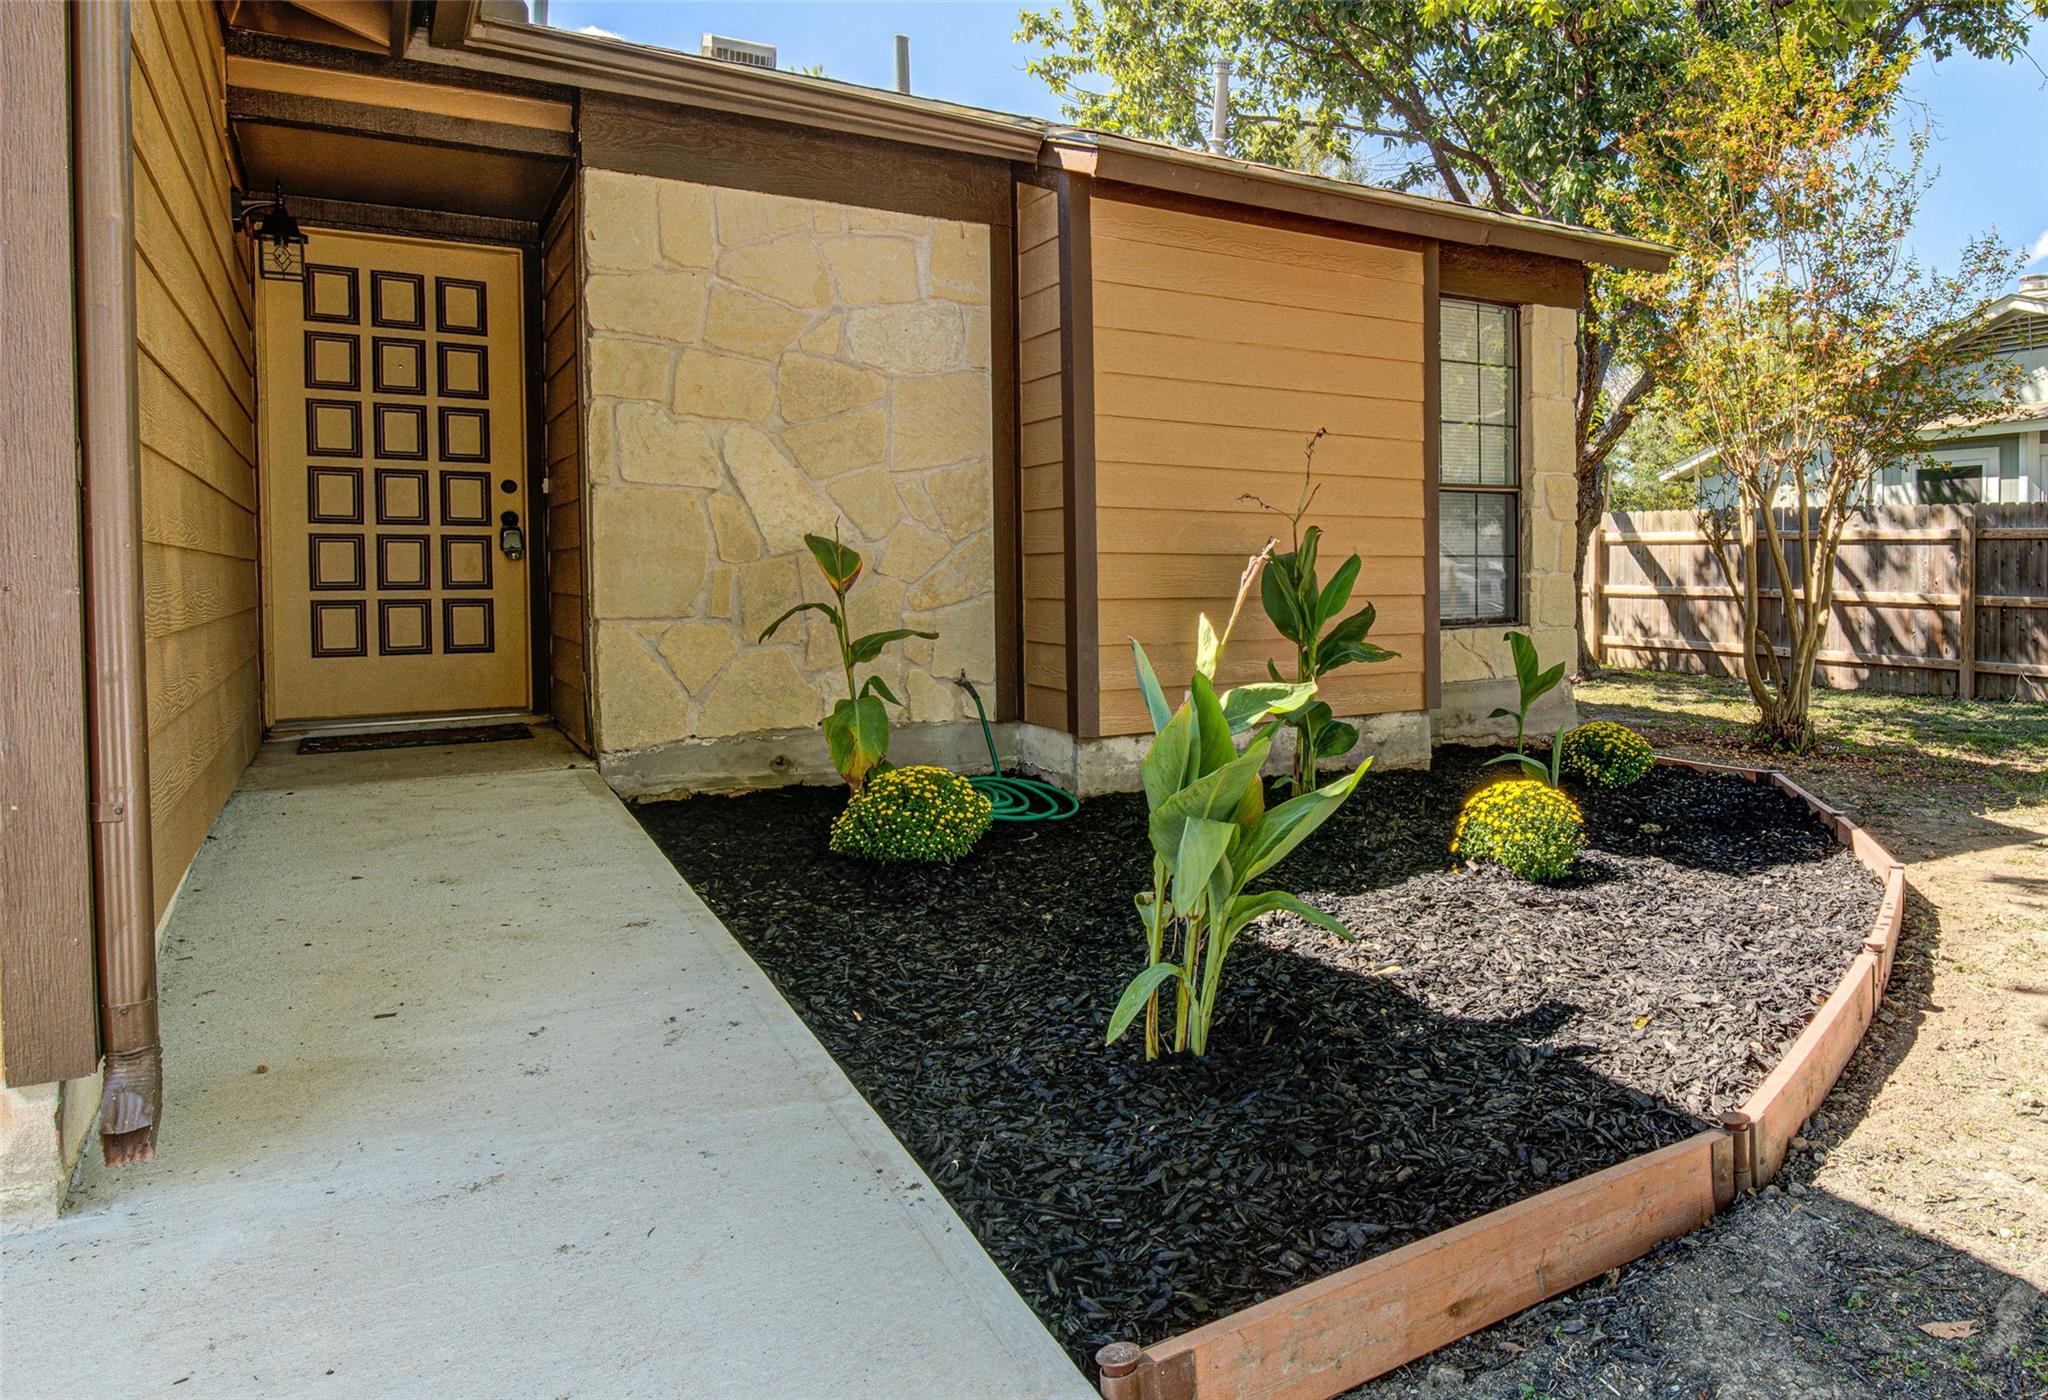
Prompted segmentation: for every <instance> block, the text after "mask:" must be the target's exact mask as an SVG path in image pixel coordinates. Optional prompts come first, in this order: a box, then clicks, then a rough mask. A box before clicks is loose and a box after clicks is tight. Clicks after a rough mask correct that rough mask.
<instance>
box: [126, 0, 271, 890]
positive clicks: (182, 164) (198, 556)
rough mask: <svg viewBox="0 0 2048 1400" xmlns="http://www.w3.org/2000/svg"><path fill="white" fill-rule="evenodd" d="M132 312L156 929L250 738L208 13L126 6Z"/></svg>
mask: <svg viewBox="0 0 2048 1400" xmlns="http://www.w3.org/2000/svg"><path fill="white" fill-rule="evenodd" d="M133 25H134V71H133V93H132V103H133V107H132V127H131V132H132V139H133V144H134V152H135V178H134V198H135V225H134V228H135V297H136V314H135V322H136V339H137V345H138V350H139V353H138V356H137V360H138V366H137V383H136V392H137V400H138V408H139V410H140V424H141V427H140V436H141V459H142V501H141V510H142V537H143V548H142V581H143V624H144V633H145V636H146V638H147V658H146V668H147V669H146V677H147V679H146V686H147V695H148V711H149V765H150V774H149V778H150V828H151V834H152V841H153V843H154V845H153V853H152V854H153V860H154V865H155V877H156V891H155V894H156V908H157V911H158V912H159V913H161V912H162V910H163V908H164V906H165V905H166V904H167V903H168V902H169V900H170V896H171V893H172V892H173V891H174V890H176V889H177V886H178V881H179V880H180V879H181V878H183V876H184V873H185V868H186V866H187V865H188V864H190V862H191V859H192V856H193V853H194V852H196V851H197V850H198V849H199V844H200V842H202V841H204V840H205V839H206V833H207V831H208V830H209V829H210V828H211V827H212V825H213V819H214V818H215V816H217V815H218V814H219V812H220V809H221V806H222V805H223V804H224V803H225V802H226V801H227V798H228V795H229V794H230V793H231V792H233V791H234V786H235V782H236V779H237V778H239V777H240V776H241V772H242V769H243V768H244V767H245V766H246V765H247V764H248V762H249V759H250V757H251V756H252V755H254V753H255V751H256V744H257V742H258V740H259V739H260V737H261V734H262V712H261V705H260V699H259V684H260V676H259V668H258V661H257V645H258V642H257V631H258V629H257V612H256V597H257V594H256V477H255V430H254V409H255V345H254V337H253V333H252V329H251V315H252V312H251V293H250V286H249V279H248V274H247V272H246V270H245V268H244V266H243V264H242V260H241V255H240V250H239V249H238V248H237V246H236V243H235V240H234V237H233V235H232V234H231V233H230V232H229V231H228V191H229V189H230V186H231V183H232V175H233V171H232V165H231V161H232V157H231V156H230V154H229V152H228V148H227V141H226V136H225V132H224V130H223V126H222V113H223V111H224V107H225V102H226V66H225V58H224V56H223V54H222V49H221V33H220V27H219V18H218V16H217V15H216V13H215V11H214V9H213V7H212V6H206V5H180V4H170V3H149V4H141V5H137V6H136V7H135V13H134V20H133Z"/></svg>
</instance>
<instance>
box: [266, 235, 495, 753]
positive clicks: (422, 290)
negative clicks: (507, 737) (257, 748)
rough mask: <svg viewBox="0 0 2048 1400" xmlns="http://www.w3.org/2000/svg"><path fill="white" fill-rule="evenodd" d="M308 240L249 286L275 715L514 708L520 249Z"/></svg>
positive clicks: (296, 717)
mask: <svg viewBox="0 0 2048 1400" xmlns="http://www.w3.org/2000/svg"><path fill="white" fill-rule="evenodd" d="M307 237H308V239H309V241H308V243H307V245H306V277H305V281H304V282H302V283H301V282H282V281H267V280H258V282H257V283H256V286H257V292H258V313H257V341H258V343H257V350H258V355H259V357H260V365H261V368H260V371H259V373H260V378H259V380H258V382H257V393H258V400H259V403H260V406H261V414H260V416H261V427H260V433H261V439H262V441H261V457H262V468H261V470H262V500H261V518H262V522H263V565H264V568H263V580H264V590H263V593H264V632H265V640H266V643H267V646H266V654H265V673H264V674H265V691H266V700H267V709H268V715H269V719H270V722H271V723H273V724H277V723H283V722H291V721H303V720H327V719H346V718H352V717H360V716H371V715H394V716H398V715H431V714H455V713H469V712H475V711H479V710H524V709H526V708H528V707H529V705H530V704H531V702H532V674H533V672H532V666H531V663H530V660H529V650H528V648H529V645H530V639H529V628H528V622H527V608H528V599H529V597H530V596H531V595H530V593H529V592H528V588H527V573H526V570H527V568H528V561H527V557H526V555H527V553H528V551H527V550H526V549H525V548H524V547H523V546H524V538H523V537H524V535H525V532H526V530H527V526H528V511H527V504H526V443H527V438H526V397H525V359H524V355H523V354H522V351H523V346H522V343H521V341H522V329H523V327H524V325H525V308H524V307H523V305H522V304H521V301H522V282H521V264H520V254H519V253H518V251H516V250H514V249H507V248H485V247H476V246H472V245H469V244H461V243H436V242H429V241H426V240H422V239H412V238H390V237H384V236H371V235H367V234H358V233H340V232H323V231H321V230H317V229H309V230H308V231H307ZM512 526H516V527H517V530H516V533H509V532H508V528H507V527H512ZM508 546H509V547H508Z"/></svg>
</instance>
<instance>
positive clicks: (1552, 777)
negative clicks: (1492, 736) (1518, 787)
mask: <svg viewBox="0 0 2048 1400" xmlns="http://www.w3.org/2000/svg"><path fill="white" fill-rule="evenodd" d="M1507 639H1508V650H1509V652H1511V653H1512V654H1513V655H1514V658H1515V687H1516V689H1517V690H1518V691H1519V692H1520V694H1521V703H1520V704H1519V705H1518V706H1517V707H1516V708H1515V709H1512V710H1510V709H1508V708H1507V707H1506V706H1504V705H1503V706H1496V707H1495V708H1494V711H1493V713H1492V714H1490V715H1488V716H1487V718H1488V719H1511V720H1513V721H1514V722H1515V751H1514V752H1513V753H1504V754H1501V755H1500V756H1499V757H1497V758H1489V759H1487V760H1486V761H1487V762H1488V763H1512V764H1515V765H1517V766H1518V767H1520V768H1521V770H1522V771H1523V772H1524V773H1526V774H1528V775H1529V777H1531V778H1533V779H1534V780H1536V781H1537V782H1539V783H1549V784H1550V785H1551V786H1552V787H1556V786H1557V784H1558V779H1559V777H1560V774H1561V765H1562V762H1563V758H1564V733H1563V731H1561V730H1560V731H1559V732H1558V733H1557V734H1555V735H1553V736H1552V737H1551V740H1550V762H1549V763H1547V764H1546V763H1545V762H1544V761H1543V760H1542V759H1540V758H1531V757H1530V756H1529V755H1528V753H1527V752H1526V745H1527V743H1528V732H1529V711H1530V710H1531V709H1533V708H1534V707H1535V704H1536V702H1537V701H1538V700H1541V699H1542V698H1543V697H1544V696H1546V695H1548V694H1549V693H1550V692H1551V691H1553V690H1555V689H1556V688H1557V683H1558V682H1559V681H1561V680H1563V679H1564V663H1563V662H1562V661H1560V662H1558V663H1557V664H1556V665H1555V666H1552V667H1551V668H1550V669H1549V670H1547V671H1545V670H1543V669H1541V668H1542V665H1543V663H1542V662H1541V661H1540V660H1538V659H1537V656H1536V644H1535V643H1534V642H1532V641H1530V640H1529V637H1528V634H1527V633H1524V632H1510V633H1508V634H1507Z"/></svg>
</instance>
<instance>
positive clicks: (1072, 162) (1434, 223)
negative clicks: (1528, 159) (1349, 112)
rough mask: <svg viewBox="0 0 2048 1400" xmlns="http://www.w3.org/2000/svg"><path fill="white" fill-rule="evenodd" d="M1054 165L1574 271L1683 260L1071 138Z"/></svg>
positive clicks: (1320, 181) (1357, 188)
mask: <svg viewBox="0 0 2048 1400" xmlns="http://www.w3.org/2000/svg"><path fill="white" fill-rule="evenodd" d="M1044 162H1045V163H1046V164H1048V165H1051V166H1054V167H1055V168H1058V169H1061V170H1066V171H1070V172H1072V173H1076V174H1087V175H1092V176H1094V177H1095V178H1096V179H1099V180H1110V181H1114V182H1116V183H1119V184H1125V185H1137V186H1141V187H1144V188H1149V189H1157V190H1167V191H1173V192H1177V193H1181V194H1189V195H1196V196H1201V197H1205V198H1211V199H1217V200H1221V201H1224V202H1227V203H1233V204H1246V205H1252V206H1254V207H1258V208H1266V209H1279V210H1284V211H1286V212H1289V213H1295V214H1301V215H1305V216H1308V217H1312V218H1323V219H1330V220H1333V221H1335V222H1339V223H1349V224H1355V225H1358V226H1360V227H1366V228H1377V229H1384V230H1388V231H1391V232H1397V233H1406V234H1411V235H1414V236H1416V237H1421V238H1433V239H1437V240H1440V241H1442V242H1447V243H1463V244H1470V245H1473V246H1477V247H1494V248H1507V249H1512V250H1514V251H1516V252H1523V253H1535V254H1539V255H1542V256H1546V257H1555V258H1564V259H1568V260H1570V261H1573V262H1582V263H1586V262H1592V263H1602V264H1605V265H1607V266H1609V267H1620V268H1630V269H1634V270H1638V271H1644V272H1661V271H1663V270H1664V269H1665V268H1666V267H1668V266H1669V265H1670V262H1671V259H1672V257H1673V256H1674V252H1673V250H1672V249H1670V248H1667V247H1665V246H1664V245H1663V244H1661V243H1652V242H1650V241H1648V240H1646V239H1640V238H1628V237H1624V236H1623V235H1620V234H1611V233H1601V232H1598V231H1597V230H1594V229H1582V228H1578V227H1575V226H1573V225H1570V224H1559V223H1552V222H1550V221H1548V220H1544V219H1531V218H1527V217H1525V216H1521V215H1514V214H1500V213H1496V212H1494V211H1492V210H1489V209H1480V208H1475V207H1473V206H1471V205H1465V204H1455V203H1453V202H1451V201H1449V200H1444V199H1431V198H1429V197H1428V196H1425V195H1416V194H1407V193H1404V192H1402V191H1400V190H1388V189H1381V188H1379V187H1378V186H1375V185H1359V184H1353V183H1350V182H1348V181H1343V180H1329V179H1324V178H1323V177H1321V176H1317V175H1307V174H1302V173H1300V172H1298V171H1291V170H1284V169H1281V168H1280V167H1278V166H1271V165H1260V164H1257V163H1254V162H1251V161H1242V160H1236V159H1233V158H1231V157H1228V156H1218V155H1212V154H1210V153H1208V152H1205V151H1189V150H1183V149H1181V148H1179V147H1177V146H1166V145H1160V144H1156V143H1153V142H1140V141H1133V140H1131V139H1129V138H1126V137H1117V136H1110V135H1104V134H1101V133H1097V132H1088V131H1081V130H1077V129H1071V128H1070V129H1067V130H1063V131H1055V132H1053V133H1052V134H1051V135H1049V136H1048V137H1047V139H1046V148H1045V156H1044Z"/></svg>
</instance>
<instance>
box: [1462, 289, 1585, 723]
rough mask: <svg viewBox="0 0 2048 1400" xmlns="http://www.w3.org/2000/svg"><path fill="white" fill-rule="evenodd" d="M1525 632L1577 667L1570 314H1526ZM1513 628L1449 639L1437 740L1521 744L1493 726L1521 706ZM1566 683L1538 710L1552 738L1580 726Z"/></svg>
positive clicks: (1466, 630) (1544, 654) (1552, 310)
mask: <svg viewBox="0 0 2048 1400" xmlns="http://www.w3.org/2000/svg"><path fill="white" fill-rule="evenodd" d="M1521 320H1522V346H1521V350H1522V366H1523V370H1522V374H1523V383H1522V408H1523V420H1522V421H1523V428H1522V467H1523V470H1522V576H1523V589H1524V592H1523V612H1522V623H1521V625H1520V626H1519V627H1518V628H1516V629H1514V630H1518V631H1522V632H1527V633H1528V634H1529V638H1530V640H1531V641H1533V642H1535V643H1536V653H1537V655H1538V656H1540V657H1541V658H1542V659H1543V663H1544V665H1546V666H1548V665H1551V664H1553V663H1555V662H1559V661H1562V662H1564V663H1565V670H1566V671H1567V672H1569V671H1571V669H1572V668H1573V666H1574V665H1575V664H1576V661H1577V657H1578V595H1577V594H1576V593H1575V592H1574V591H1573V588H1572V562H1573V561H1572V555H1573V552H1574V551H1575V550H1576V548H1577V542H1578V536H1577V528H1576V523H1575V520H1574V513H1575V507H1576V503H1577V490H1578V487H1577V484H1576V481H1575V479H1574V476H1573V450H1574V445H1573V440H1572V412H1573V402H1572V396H1573V394H1574V392H1575V390H1576V384H1577V377H1578V376H1577V369H1578V315H1577V313H1576V312H1574V311H1572V310H1571V309H1569V308H1567V307H1558V306H1524V307H1523V308H1522V315H1521ZM1508 630H1509V629H1508V628H1506V627H1499V626H1491V627H1459V628H1445V629H1444V631H1443V643H1442V645H1443V673H1442V674H1443V704H1442V706H1441V707H1440V708H1439V709H1438V710H1437V711H1436V713H1435V719H1436V737H1437V738H1438V739H1439V740H1444V739H1469V738H1482V737H1498V736H1512V735H1513V733H1514V721H1512V720H1488V719H1487V718H1486V716H1487V715H1488V714H1489V713H1490V712H1491V711H1492V710H1493V708H1494V706H1496V705H1510V706H1512V705H1513V704H1514V703H1515V699H1516V692H1515V681H1514V675H1515V663H1514V658H1513V657H1512V656H1511V655H1510V654H1509V651H1508V645H1507V642H1506V641H1505V640H1504V634H1505V633H1506V632H1507V631H1508ZM1576 717H1577V707H1576V706H1575V704H1574V703H1573V701H1572V696H1571V682H1570V680H1569V679H1567V680H1566V681H1565V682H1564V683H1563V684H1562V685H1560V686H1559V687H1558V688H1557V689H1556V690H1554V691H1552V692H1551V693H1550V695H1549V696H1547V697H1545V699H1544V700H1543V701H1542V702H1539V704H1538V706H1537V708H1536V711H1535V713H1534V714H1533V715H1532V716H1531V718H1530V728H1531V729H1532V730H1537V731H1540V732H1543V733H1548V732H1549V731H1550V730H1551V729H1552V728H1553V727H1555V726H1556V725H1559V724H1571V723H1575V722H1576Z"/></svg>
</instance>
